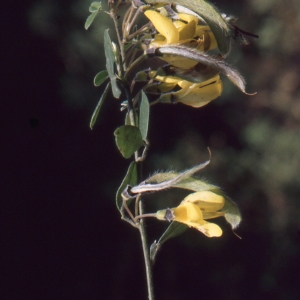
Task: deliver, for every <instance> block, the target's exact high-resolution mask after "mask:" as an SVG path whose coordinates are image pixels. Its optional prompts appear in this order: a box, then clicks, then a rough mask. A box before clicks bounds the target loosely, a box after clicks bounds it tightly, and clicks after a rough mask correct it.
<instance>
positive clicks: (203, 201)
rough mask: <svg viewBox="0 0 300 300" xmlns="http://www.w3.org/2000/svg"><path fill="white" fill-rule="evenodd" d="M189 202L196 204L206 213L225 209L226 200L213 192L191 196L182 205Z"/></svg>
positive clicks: (202, 192)
mask: <svg viewBox="0 0 300 300" xmlns="http://www.w3.org/2000/svg"><path fill="white" fill-rule="evenodd" d="M189 202H190V203H193V204H196V205H197V206H198V207H199V208H200V209H201V210H203V211H205V212H217V211H218V210H220V209H222V208H223V206H224V204H225V199H224V197H223V196H220V195H218V194H215V193H213V192H211V191H201V192H195V193H192V194H189V195H188V196H186V197H185V198H184V199H183V201H182V202H181V204H183V203H189Z"/></svg>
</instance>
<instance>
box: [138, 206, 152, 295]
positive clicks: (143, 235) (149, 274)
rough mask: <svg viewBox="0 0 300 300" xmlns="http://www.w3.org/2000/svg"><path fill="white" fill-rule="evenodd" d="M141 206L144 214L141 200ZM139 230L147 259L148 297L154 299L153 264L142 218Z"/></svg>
mask: <svg viewBox="0 0 300 300" xmlns="http://www.w3.org/2000/svg"><path fill="white" fill-rule="evenodd" d="M139 204H140V205H139V206H140V214H143V203H142V201H140V202H139ZM139 230H140V235H141V240H142V247H143V253H144V261H145V269H146V279H147V289H148V299H149V300H154V290H153V282H152V265H151V261H150V256H149V247H148V243H147V237H146V230H145V223H144V220H143V219H141V220H140V222H139Z"/></svg>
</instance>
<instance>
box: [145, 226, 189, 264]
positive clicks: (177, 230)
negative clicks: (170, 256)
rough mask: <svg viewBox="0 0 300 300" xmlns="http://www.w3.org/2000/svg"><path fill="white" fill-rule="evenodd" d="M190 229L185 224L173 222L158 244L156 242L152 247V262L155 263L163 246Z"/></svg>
mask: <svg viewBox="0 0 300 300" xmlns="http://www.w3.org/2000/svg"><path fill="white" fill-rule="evenodd" d="M188 228H189V227H188V226H187V225H185V224H182V223H179V222H172V223H171V224H170V225H169V227H168V228H167V229H166V231H165V232H164V233H163V234H162V236H161V237H160V239H159V240H158V242H156V241H154V242H153V243H152V244H151V246H150V260H151V261H152V262H154V260H155V257H156V255H157V252H158V250H159V249H160V248H161V246H162V244H163V243H164V242H166V241H167V240H169V239H171V238H174V237H176V236H178V235H180V234H182V233H183V232H185V231H186V230H187V229H188Z"/></svg>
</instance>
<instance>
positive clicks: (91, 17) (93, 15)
mask: <svg viewBox="0 0 300 300" xmlns="http://www.w3.org/2000/svg"><path fill="white" fill-rule="evenodd" d="M97 14H98V11H95V12H93V13H91V14H90V15H89V16H88V17H87V19H86V21H85V24H84V28H85V29H88V28H89V27H90V26H91V24H92V23H93V21H94V20H95V18H96V16H97Z"/></svg>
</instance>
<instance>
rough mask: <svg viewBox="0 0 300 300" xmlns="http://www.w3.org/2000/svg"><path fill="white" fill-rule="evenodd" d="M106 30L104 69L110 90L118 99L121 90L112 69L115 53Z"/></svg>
mask: <svg viewBox="0 0 300 300" xmlns="http://www.w3.org/2000/svg"><path fill="white" fill-rule="evenodd" d="M108 30H109V29H106V30H105V31H104V53H105V57H106V69H107V72H108V75H109V77H110V81H111V87H112V92H113V95H114V97H115V98H117V99H119V97H120V95H121V90H120V89H119V87H118V85H117V76H116V74H115V71H114V63H115V55H114V52H113V49H112V43H111V39H110V36H109V34H108Z"/></svg>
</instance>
